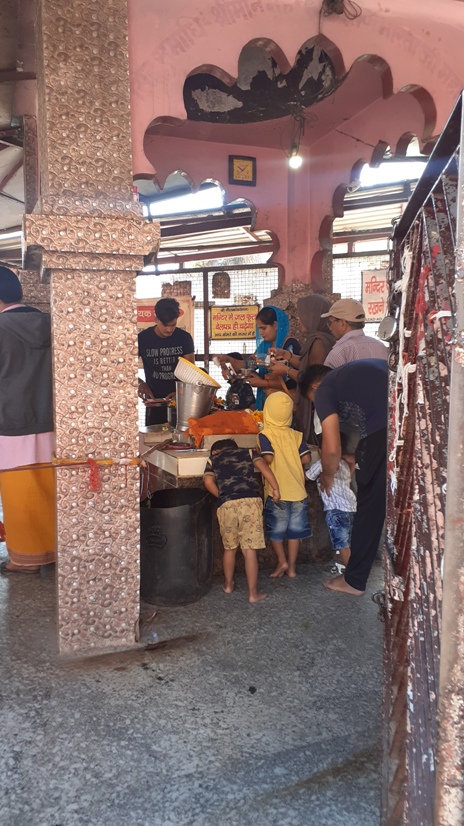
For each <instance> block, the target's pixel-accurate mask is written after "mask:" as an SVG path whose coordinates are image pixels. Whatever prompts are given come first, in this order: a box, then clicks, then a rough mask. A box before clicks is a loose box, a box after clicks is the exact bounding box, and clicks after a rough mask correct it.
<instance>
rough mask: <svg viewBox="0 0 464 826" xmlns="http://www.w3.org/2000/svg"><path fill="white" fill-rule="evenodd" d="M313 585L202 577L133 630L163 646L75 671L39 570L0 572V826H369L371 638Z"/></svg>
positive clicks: (374, 814) (363, 605)
mask: <svg viewBox="0 0 464 826" xmlns="http://www.w3.org/2000/svg"><path fill="white" fill-rule="evenodd" d="M2 547H4V546H0V549H1V548H2ZM326 575H327V573H326V571H325V570H324V568H323V567H322V568H321V567H320V566H313V565H311V566H302V567H301V569H300V571H299V576H298V577H297V579H296V580H294V581H290V580H289V579H287V578H285V579H283V580H279V581H277V582H275V581H271V580H269V579H268V577H267V575H263V576H262V582H261V585H262V586H263V587H264V586H266V588H267V591H268V594H269V597H268V599H267V600H265V601H264V602H263V603H260V604H259V605H255V606H250V605H249V604H248V602H247V601H246V593H245V583H244V580H243V578H242V577H239V579H238V583H237V585H238V587H237V590H236V591H235V593H234V594H233V595H232V596H230V597H226V596H225V595H224V594H223V592H222V589H221V584H220V582H217V583H215V584H214V585H213V588H212V590H211V591H210V593H209V594H208V595H207V596H206V597H204V598H203V599H202V600H200V601H199V602H197V603H195V604H193V605H190V606H187V607H183V608H169V609H167V608H164V609H160V610H159V611H158V614H157V616H156V617H155V619H154V620H152V621H151V622H150V623H148V624H147V623H146V622H145V625H144V626H143V640H142V641H145V642H147V641H150V640H155V641H164V640H166V641H169V640H170V641H171V642H167V644H166V646H165V647H160V648H158V649H157V650H153V651H150V652H149V651H145V650H143V649H140V650H136V651H130V652H127V653H118V654H113V655H109V656H106V657H102V658H98V659H96V660H87V661H80V662H63V661H60V660H59V659H58V658H57V656H56V647H55V613H54V611H55V608H54V605H55V603H54V573H53V570H52V569H43V573H42V574H41V575H40V577H35V576H31V577H20V576H15V577H8V578H1V579H0V657H1V659H0V662H1V665H0V668H1V686H2V695H3V696H2V715H1V742H2V747H1V750H0V751H1V755H0V759H1V764H2V784H1V790H0V799H2V800H1V815H0V821H1V823H2V826H168V824H170V825H171V826H174V825H175V826H377V824H378V822H379V799H380V695H381V660H382V651H381V647H382V642H381V638H382V626H381V624H380V622H379V621H378V619H377V609H376V607H375V605H374V604H373V603H372V601H371V600H370V598H369V596H368V594H366V596H364V597H362V598H361V599H358V598H352V597H347V596H344V595H339V594H334V593H332V592H328V591H327V590H326V589H324V588H322V587H321V583H322V580H323V579H324V577H325V576H326ZM369 586H370V588H369V594H370V593H371V592H372V591H373V590H374V589H375V588H378V587H380V586H381V570H380V566H379V564H377V565H376V568H375V570H374V572H373V574H372V576H371V579H370V582H369ZM142 611H143V616H144V617H145V619H147V618H148V616H149V614H150V613H151V611H150V609H149V607H148V606H142ZM153 634H157V635H158V636H157V637H153Z"/></svg>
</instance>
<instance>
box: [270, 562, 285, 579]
mask: <svg viewBox="0 0 464 826" xmlns="http://www.w3.org/2000/svg"><path fill="white" fill-rule="evenodd" d="M287 571H288V564H287V563H286V562H280V563H279V565H278V566H277V568H276V569H275V571H274V573H273V574H271V579H276V578H278V577H281V576H283V575H284V574H285V573H286V572H287Z"/></svg>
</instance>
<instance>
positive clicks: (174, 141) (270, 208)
mask: <svg viewBox="0 0 464 826" xmlns="http://www.w3.org/2000/svg"><path fill="white" fill-rule="evenodd" d="M145 151H146V153H147V157H148V158H149V160H150V162H151V163H152V164H153V167H154V168H156V177H157V180H158V182H159V183H160V185H161V186H163V185H164V182H165V180H166V177H167V176H168V175H169V173H170V172H173V171H175V170H182V171H183V172H186V173H187V174H188V176H189V177H190V178H191V179H192V181H193V183H194V185H195V187H198V186H199V185H200V184H201V183H202V181H204V180H206V179H208V178H212V179H213V180H216V181H218V182H219V183H220V184H221V185H222V186H223V188H224V190H225V201H226V203H228V202H229V201H235V200H237V198H246V199H247V200H250V201H252V202H253V204H254V206H255V207H256V210H257V228H259V229H271V230H274V232H276V233H278V236H279V241H280V246H281V249H280V250H279V256H278V258H277V260H279V261H280V260H281V258H282V257H283V258H284V260H286V259H287V213H288V200H287V199H288V187H287V163H286V157H285V154H284V152H283V151H279V150H275V149H265V148H263V147H260V146H247V145H245V146H244V145H243V144H241V145H236V144H228V143H212V142H208V143H206V142H204V141H196V140H189V139H187V138H173V137H169V138H166V137H164V136H162V135H150V136H147V137H146V139H145ZM234 154H235V155H249V156H251V157H255V158H256V169H257V174H256V180H257V183H256V186H255V187H250V186H237V185H236V184H229V183H228V178H229V172H228V156H229V155H234Z"/></svg>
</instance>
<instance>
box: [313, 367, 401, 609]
mask: <svg viewBox="0 0 464 826" xmlns="http://www.w3.org/2000/svg"><path fill="white" fill-rule="evenodd" d="M299 388H300V392H301V395H302V396H303V395H304V396H306V398H308V399H310V401H312V402H313V403H314V406H315V408H316V413H317V415H318V416H319V419H320V421H321V427H322V448H321V460H322V473H321V475H320V477H319V483H320V486H321V488H322V489H323V490H324V491H325V493H327V495H328V496H330V488H331V487H332V483H333V479H334V475H335V473H336V471H337V468H338V465H339V462H340V459H341V458H342V441H341V437H340V432H342V433H344V434H347V435H348V436H350V435H355V436H356V437H357V441H358V446H357V448H356V453H355V455H354V456H351V457H349V456H344V458H345V459H347V461H348V463H349V464H350V467H351V469H352V470H353V469H354V466H355V467H356V484H357V494H356V502H357V511H356V513H355V517H354V522H353V531H352V535H351V556H350V559H349V561H348V564H347V566H346V569H345V573H344V575H343V574H342V575H341V576H337V577H335V578H334V579H329V580H327V581H326V582H325V583H324V585H325V586H326V587H327V588H329V589H330V590H332V591H342V592H343V593H346V594H353V595H355V596H361V595H362V594H363V593H364V591H365V589H366V584H367V579H368V577H369V573H370V570H371V567H372V563H373V561H374V559H375V557H376V555H377V549H378V546H379V542H380V537H381V534H382V528H383V523H384V520H385V505H386V482H387V419H388V367H387V362H386V361H383V359H363V360H361V361H352V362H349V363H348V364H343V365H342V366H341V367H337V368H336V369H335V370H332V369H331V368H330V367H328V366H327V365H323V364H313V365H311V367H308V368H307V369H306V370H305V371H304V373H303V375H302V377H301V380H300V382H299Z"/></svg>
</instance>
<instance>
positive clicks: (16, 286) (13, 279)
mask: <svg viewBox="0 0 464 826" xmlns="http://www.w3.org/2000/svg"><path fill="white" fill-rule="evenodd" d="M22 298H23V290H22V287H21V283H20V281H19V278H18V276H17V275H15V274H14V272H13V270H10V269H9V268H8V267H0V301H3V303H4V304H19V302H20V301H22Z"/></svg>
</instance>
